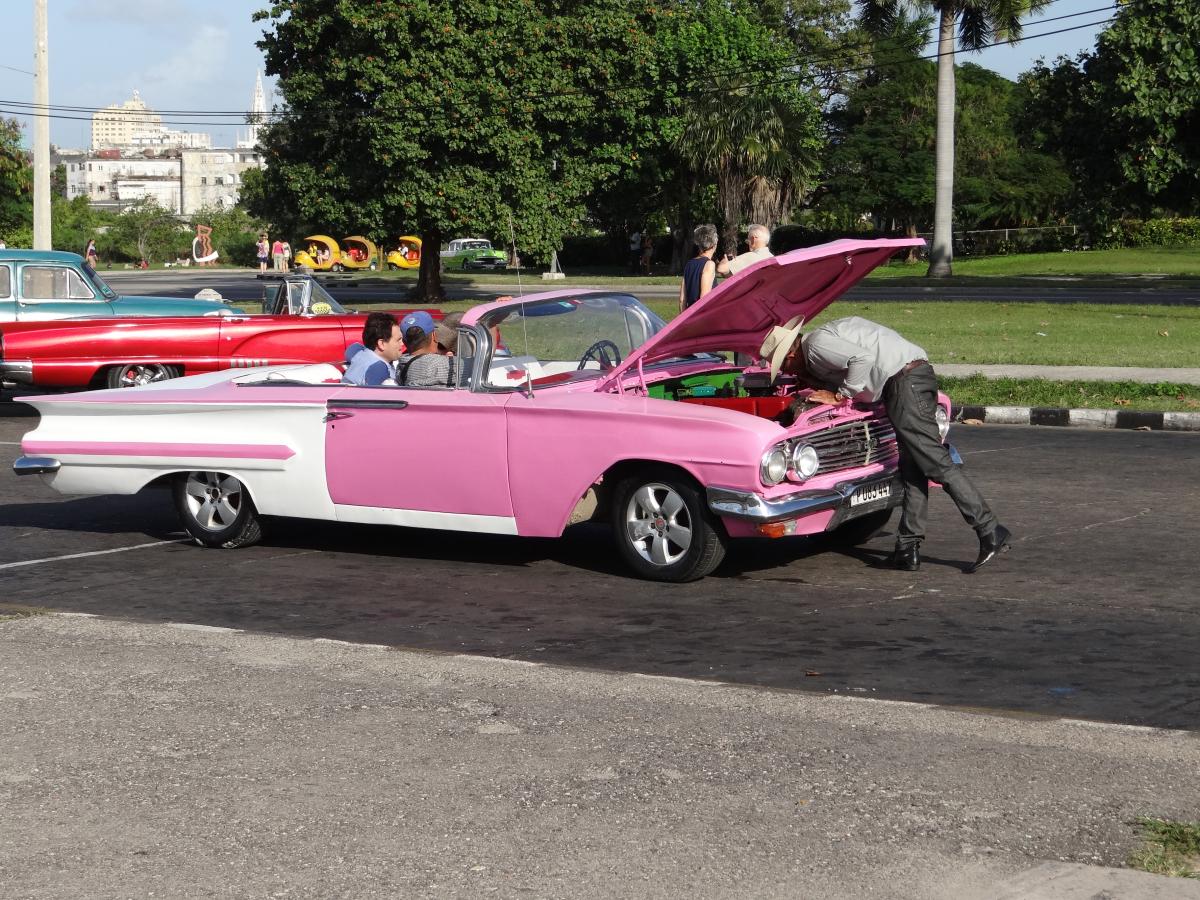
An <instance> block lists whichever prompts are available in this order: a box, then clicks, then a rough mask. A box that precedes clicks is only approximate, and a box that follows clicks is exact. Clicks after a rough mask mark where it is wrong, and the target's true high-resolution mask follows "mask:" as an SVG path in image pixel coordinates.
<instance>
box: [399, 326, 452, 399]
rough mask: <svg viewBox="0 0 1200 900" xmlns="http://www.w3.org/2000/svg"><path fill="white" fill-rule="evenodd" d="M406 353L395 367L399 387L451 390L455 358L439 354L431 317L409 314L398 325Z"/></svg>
mask: <svg viewBox="0 0 1200 900" xmlns="http://www.w3.org/2000/svg"><path fill="white" fill-rule="evenodd" d="M400 332H401V334H403V335H404V346H405V348H406V350H407V352H406V353H405V354H404V356H401V357H400V361H399V362H398V363H397V364H396V372H397V377H396V381H397V383H399V384H403V385H407V386H409V387H454V385H455V384H456V383H457V380H458V365H457V364H458V359H457V358H456V357H453V356H443V355H442V354H440V353H439V352H438V344H437V341H436V339H435V332H436V328H435V326H434V324H433V316H431V315H429V313H427V312H425V311H424V310H418V311H416V312H411V313H409V314H408V315H407V316H405V317H404V318H403V320H401V322H400Z"/></svg>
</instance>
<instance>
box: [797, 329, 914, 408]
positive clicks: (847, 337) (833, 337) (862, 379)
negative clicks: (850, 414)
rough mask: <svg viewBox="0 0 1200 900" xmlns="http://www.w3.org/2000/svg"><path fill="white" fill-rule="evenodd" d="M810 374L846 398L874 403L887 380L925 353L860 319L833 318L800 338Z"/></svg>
mask: <svg viewBox="0 0 1200 900" xmlns="http://www.w3.org/2000/svg"><path fill="white" fill-rule="evenodd" d="M801 346H802V347H803V348H804V361H805V364H806V365H807V367H808V373H809V375H811V376H812V377H813V378H814V379H815V380H817V381H819V382H822V383H823V384H825V385H827V386H828V387H829V389H830V390H835V391H837V392H838V393H839V394H841V395H842V396H843V397H848V398H850V399H852V400H862V401H864V402H868V403H874V402H876V401H877V400H879V398H880V397H882V396H883V386H884V385H885V384H886V383H887V380H888V379H889V378H891V377H892V376H893V375H895V374H896V373H897V372H899V371H900V370H901V369H903V368H904V367H905V366H906V365H908V364H909V363H910V362H912V361H913V360H915V359H928V358H929V357H928V356H926V355H925V351H924V350H922V349H921V348H920V347H918V346H917V345H916V344H913V343H911V342H909V341H906V340H905V339H904V338H902V337H900V335H898V334H897V333H896V332H894V331H892V329H890V328H886V327H884V326H883V325H879V324H877V323H875V322H871V321H869V320H867V319H862V318H859V317H858V316H848V317H847V318H844V319H834V320H833V321H832V322H826V323H825V324H824V325H822V326H821V327H820V328H814V329H813V330H812V331H810V332H808V333H807V334H806V335H804V337H803V338H802V339H801Z"/></svg>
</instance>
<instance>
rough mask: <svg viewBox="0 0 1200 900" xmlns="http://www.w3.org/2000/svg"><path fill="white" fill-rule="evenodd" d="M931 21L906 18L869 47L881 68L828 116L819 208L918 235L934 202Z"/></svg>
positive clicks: (848, 89)
mask: <svg viewBox="0 0 1200 900" xmlns="http://www.w3.org/2000/svg"><path fill="white" fill-rule="evenodd" d="M927 24H928V20H925V19H916V20H909V19H907V18H905V17H903V16H901V17H900V18H898V19H897V20H896V21H895V22H894V23H892V31H891V33H890V34H888V35H880V36H878V37H877V39H876V40H875V41H873V42H872V44H871V46H870V47H869V54H870V58H872V59H873V60H875V62H876V65H873V66H870V67H868V68H867V69H866V70H865V71H864V72H863V73H862V74H861V76H860V77H859V78H858V79H857V81H856V82H854V83H852V84H849V85H847V86H846V88H845V94H844V96H843V98H842V99H841V101H840V102H838V103H837V104H835V105H834V106H833V107H832V109H831V110H830V114H829V127H830V145H831V146H830V152H829V155H828V161H827V166H828V170H827V177H826V183H825V186H824V192H823V193H824V195H823V197H822V198H821V205H822V207H823V208H825V209H827V210H830V211H836V212H840V213H842V216H843V218H845V219H853V218H854V217H855V216H857V215H859V214H861V213H863V212H868V213H869V214H870V216H871V219H872V221H873V223H874V226H875V227H876V228H877V229H879V230H882V231H893V230H903V231H904V232H905V233H907V234H910V235H915V234H916V233H917V230H918V229H919V228H923V227H925V226H927V225H928V222H929V211H930V208H931V206H932V204H933V172H934V167H933V147H934V125H935V94H936V71H935V70H936V66H934V64H933V63H931V62H928V61H927V60H923V59H920V58H919V56H918V54H919V53H920V49H921V47H922V46H923V44H924V36H925V35H924V29H925V28H926V26H927ZM915 258H916V257H915V254H914V256H913V257H912V259H913V260H914V261H915Z"/></svg>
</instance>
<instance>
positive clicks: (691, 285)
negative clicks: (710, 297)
mask: <svg viewBox="0 0 1200 900" xmlns="http://www.w3.org/2000/svg"><path fill="white" fill-rule="evenodd" d="M692 240H693V241H694V242H695V244H696V249H697V250H698V251H699V252H698V253H697V254H696V255H695V256H693V257H692V258H691V259H689V260H688V261H687V262H686V263H684V264H683V283H682V284H680V285H679V311H680V312H683V311H684V310H685V309H687V308H688V307H689V306H691V305H692V304H693V303H695V302H696V301H697V300H699V299H700V298H701V297H703V296H704V295H705V294H707V293H708V292H709V291H711V290H712V286H713V279H714V278H715V277H716V275H717V265H716V263H714V262H713V253H714V252H715V251H716V249H717V227H716V226H715V225H697V226H696V230H695V231H693V232H692Z"/></svg>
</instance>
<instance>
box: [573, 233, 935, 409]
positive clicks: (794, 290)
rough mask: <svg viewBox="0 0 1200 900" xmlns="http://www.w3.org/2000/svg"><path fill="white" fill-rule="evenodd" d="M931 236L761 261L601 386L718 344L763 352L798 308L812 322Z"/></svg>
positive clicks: (836, 245) (840, 244)
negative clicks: (776, 329)
mask: <svg viewBox="0 0 1200 900" xmlns="http://www.w3.org/2000/svg"><path fill="white" fill-rule="evenodd" d="M924 243H925V242H924V241H923V240H921V239H920V238H888V239H882V240H873V241H856V240H842V241H833V242H831V243H828V244H821V245H820V246H817V247H806V248H804V249H802V250H793V251H792V252H791V253H785V254H783V255H782V256H774V257H771V258H769V259H764V260H762V261H760V262H757V263H755V264H754V265H752V266H750V267H748V268H746V269H743V270H742V271H741V272H739V273H738V274H737V275H734V276H733V277H732V278H728V279H726V280H725V281H724V282H723V283H722V284H720V285H718V286H717V287H716V288H714V289H713V290H712V291H711V292H710V293H709V294H707V295H706V296H705V297H703V298H701V299H700V300H699V301H697V302H696V303H694V304H692V306H691V307H689V308H688V309H687V310H685V311H684V312H682V313H680V314H679V315H678V316H676V317H675V318H674V319H672V320H671V321H670V323H668V324H667V327H666V328H664V329H663V330H662V331H660V332H659V333H658V334H656V335H654V336H653V337H652V338H650V340H648V341H646V343H644V344H642V345H641V346H640V347H638V348H637V349H636V350H634V351H633V352H632V353H630V354H629V357H628V358H627V359H626V360H625V361H624V362H622V363H621V365H619V366H617V367H616V368H615V369H613V370H612V372H610V373H609V374H608V375H606V376H605V377H604V378H602V379H601V380H600V382H599V383H598V384H597V385H596V390H598V391H602V390H605V389H607V388H609V387H611V386H612V385H613V384H615V383H616V382H617V380H618V379H620V378H621V377H622V376H623V375H624V374H625V373H626V372H628V371H629V370H630V368H631V367H634V366H637V365H638V364H639V363H642V364H645V363H650V362H655V361H657V360H662V359H669V358H671V357H673V356H687V355H688V354H690V353H701V352H704V351H712V350H734V351H737V352H740V353H757V352H758V350H759V348H760V347H761V346H762V342H763V339H764V338H765V337H766V336H767V332H768V331H769V330H770V329H771V326H773V325H783V324H784V323H785V322H787V321H788V320H789V319H792V318H794V317H796V316H798V315H803V316H804V320H805V321H806V322H807V321H810V320H811V319H812V318H813V317H814V316H816V315H817V314H818V313H819V312H821V310H823V309H824V308H825V307H827V306H828V305H829V304H830V303H832V302H833V301H834V300H836V299H837V298H838V297H840V296H841V295H842V294H844V293H845V292H846V291H847V290H849V289H850V288H851V287H853V286H854V285H855V284H857V283H858V282H859V281H860V280H862V279H863V278H864V277H865V276H866V275H867V273H868V272H870V271H871V270H872V269H874V268H875V267H876V266H878V265H879V264H880V263H883V262H886V261H887V259H888V257H890V256H892V254H894V253H895V252H896V251H897V250H904V249H907V248H909V247H920V246H923V245H924Z"/></svg>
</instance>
